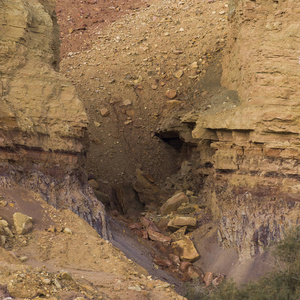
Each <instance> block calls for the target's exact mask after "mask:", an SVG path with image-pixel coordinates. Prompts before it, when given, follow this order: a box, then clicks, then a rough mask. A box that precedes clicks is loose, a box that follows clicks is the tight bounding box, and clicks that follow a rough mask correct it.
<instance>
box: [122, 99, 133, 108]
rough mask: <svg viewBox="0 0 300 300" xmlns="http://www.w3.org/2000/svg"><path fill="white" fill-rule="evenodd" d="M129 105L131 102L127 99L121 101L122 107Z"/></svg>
mask: <svg viewBox="0 0 300 300" xmlns="http://www.w3.org/2000/svg"><path fill="white" fill-rule="evenodd" d="M131 104H132V102H131V101H130V100H129V99H126V100H124V101H123V105H124V106H129V105H131Z"/></svg>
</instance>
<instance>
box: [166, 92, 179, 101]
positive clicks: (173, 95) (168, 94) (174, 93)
mask: <svg viewBox="0 0 300 300" xmlns="http://www.w3.org/2000/svg"><path fill="white" fill-rule="evenodd" d="M165 95H166V97H168V98H169V99H174V98H176V96H177V91H176V90H167V91H166V93H165Z"/></svg>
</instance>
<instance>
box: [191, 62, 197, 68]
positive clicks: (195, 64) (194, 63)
mask: <svg viewBox="0 0 300 300" xmlns="http://www.w3.org/2000/svg"><path fill="white" fill-rule="evenodd" d="M190 67H191V69H197V68H198V63H197V62H196V61H194V62H193V63H191V64H190Z"/></svg>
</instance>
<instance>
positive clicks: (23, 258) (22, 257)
mask: <svg viewBox="0 0 300 300" xmlns="http://www.w3.org/2000/svg"><path fill="white" fill-rule="evenodd" d="M19 260H20V261H21V262H25V261H27V260H28V257H27V256H25V255H23V256H21V257H20V258H19ZM49 284H50V283H49Z"/></svg>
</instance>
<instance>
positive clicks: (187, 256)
mask: <svg viewBox="0 0 300 300" xmlns="http://www.w3.org/2000/svg"><path fill="white" fill-rule="evenodd" d="M172 247H173V249H174V252H178V253H179V257H180V259H181V260H182V261H195V260H197V259H199V258H200V255H199V253H198V251H197V249H196V248H195V246H194V243H193V242H192V241H191V240H190V238H188V237H184V238H183V239H182V240H179V241H176V242H173V243H172Z"/></svg>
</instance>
